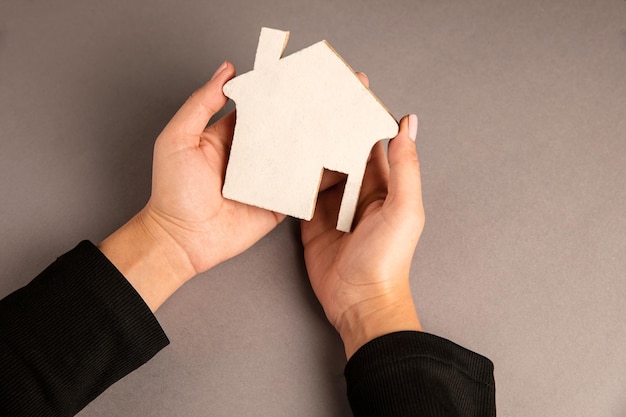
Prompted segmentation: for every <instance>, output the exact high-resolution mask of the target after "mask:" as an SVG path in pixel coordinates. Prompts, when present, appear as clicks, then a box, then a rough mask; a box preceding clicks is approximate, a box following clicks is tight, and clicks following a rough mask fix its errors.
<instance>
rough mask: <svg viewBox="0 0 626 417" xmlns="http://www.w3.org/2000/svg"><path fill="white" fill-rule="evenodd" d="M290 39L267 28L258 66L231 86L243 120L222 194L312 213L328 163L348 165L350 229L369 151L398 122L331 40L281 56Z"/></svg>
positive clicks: (343, 218) (337, 167)
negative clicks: (365, 84)
mask: <svg viewBox="0 0 626 417" xmlns="http://www.w3.org/2000/svg"><path fill="white" fill-rule="evenodd" d="M288 38H289V32H285V31H279V30H275V29H268V28H263V30H262V31H261V36H260V39H259V46H258V49H257V53H256V58H255V63H254V70H253V71H251V72H248V73H246V74H243V75H240V76H239V77H237V78H234V79H233V80H231V81H229V82H228V83H227V84H226V85H225V86H224V93H225V94H226V96H228V97H230V98H232V99H233V100H234V101H235V103H236V106H237V122H236V125H235V135H234V138H233V145H232V149H231V152H230V159H229V161H228V168H227V170H226V180H225V183H224V188H223V191H222V193H223V195H224V197H226V198H230V199H232V200H237V201H240V202H242V203H247V204H251V205H254V206H258V207H263V208H265V209H268V210H272V211H276V212H279V213H283V214H288V215H290V216H294V217H297V218H299V219H305V220H310V219H311V218H312V217H313V213H314V210H315V202H316V199H317V192H318V189H319V185H320V181H321V178H322V173H323V171H324V168H326V169H330V170H333V171H337V172H341V173H343V174H347V180H346V185H345V188H344V194H343V199H342V202H341V208H340V210H339V217H338V219H337V229H339V230H341V231H344V232H349V231H350V230H351V226H352V221H353V218H354V213H355V210H356V205H357V202H358V198H359V192H360V190H361V183H362V181H363V174H364V173H365V164H366V162H367V159H368V155H369V153H370V150H371V149H372V146H373V145H374V143H376V142H377V141H379V140H383V139H390V138H392V137H394V136H395V135H396V134H397V132H398V124H397V122H396V121H395V119H394V118H393V116H391V115H390V114H389V112H388V111H387V109H386V107H384V105H383V104H382V103H380V101H379V100H378V99H377V98H376V96H374V95H373V93H372V92H371V91H370V90H369V89H368V88H367V87H365V86H364V85H363V84H362V83H361V81H360V80H359V79H358V78H357V76H356V74H355V73H354V71H353V70H352V69H351V68H350V67H349V66H348V65H347V64H346V63H345V62H344V60H343V59H342V58H341V57H340V56H339V55H337V53H336V52H335V51H334V50H333V49H332V47H330V46H329V45H328V44H327V43H326V42H325V41H322V42H318V43H316V44H314V45H312V46H310V47H307V48H305V49H302V50H300V51H298V52H295V53H294V54H291V55H289V56H287V57H284V58H282V59H281V55H282V53H283V51H284V49H285V46H286V43H287V39H288Z"/></svg>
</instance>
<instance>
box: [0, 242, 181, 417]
mask: <svg viewBox="0 0 626 417" xmlns="http://www.w3.org/2000/svg"><path fill="white" fill-rule="evenodd" d="M168 343H169V341H168V339H167V337H166V336H165V334H164V332H163V330H162V329H161V326H160V325H159V323H158V322H157V321H156V318H155V317H154V316H153V314H152V312H151V311H150V309H149V308H148V306H147V305H146V304H145V303H144V301H143V299H142V298H141V297H140V296H139V294H138V293H137V292H136V291H135V289H134V288H133V287H132V286H131V285H130V283H128V281H127V280H126V279H125V278H124V276H123V275H122V274H121V273H120V272H119V271H118V270H117V269H116V268H115V267H114V266H113V264H111V263H110V262H109V260H108V259H107V258H106V257H105V256H104V255H103V254H102V253H101V252H100V251H99V250H98V248H97V247H95V246H94V245H93V244H92V243H90V242H87V241H85V242H82V243H80V244H79V245H78V246H77V247H76V248H74V249H73V250H71V251H70V252H68V253H67V254H65V255H63V256H61V257H60V258H59V259H57V261H56V262H54V263H53V264H52V265H50V266H49V267H48V268H47V269H46V270H45V271H43V272H42V273H41V274H40V275H39V276H38V277H37V278H35V279H34V280H33V281H32V282H31V283H29V284H28V285H27V286H25V287H24V288H21V289H19V290H17V291H16V292H14V293H12V294H10V295H9V296H7V297H6V298H4V299H3V300H1V301H0V370H1V371H0V415H2V416H13V417H20V416H38V417H39V416H73V415H75V414H76V413H78V411H80V410H81V409H82V408H83V407H85V406H86V405H87V404H88V403H89V402H90V401H92V400H93V399H94V398H96V397H97V396H98V395H99V394H100V393H102V392H103V391H104V390H105V389H107V388H108V387H109V386H110V385H111V384H113V383H114V382H116V381H118V380H119V379H121V378H122V377H124V376H125V375H127V374H128V373H130V372H132V371H133V370H135V369H136V368H138V367H139V366H141V365H142V364H144V363H145V362H147V361H148V360H149V359H150V358H152V357H153V356H154V355H155V354H156V353H157V352H158V351H159V350H161V349H162V348H163V347H165V346H166V345H167V344H168Z"/></svg>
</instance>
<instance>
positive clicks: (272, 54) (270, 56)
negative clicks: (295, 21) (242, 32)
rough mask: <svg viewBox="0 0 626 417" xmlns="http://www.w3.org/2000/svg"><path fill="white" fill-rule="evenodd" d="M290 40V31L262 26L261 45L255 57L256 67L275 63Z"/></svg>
mask: <svg viewBox="0 0 626 417" xmlns="http://www.w3.org/2000/svg"><path fill="white" fill-rule="evenodd" d="M288 41H289V32H284V31H282V30H277V29H270V28H261V36H260V37H259V46H258V47H257V50H256V57H255V58H254V69H255V70H256V69H260V68H263V67H267V66H270V65H272V64H275V63H276V61H278V60H279V59H280V58H281V57H282V56H283V52H285V47H286V46H287V42H288Z"/></svg>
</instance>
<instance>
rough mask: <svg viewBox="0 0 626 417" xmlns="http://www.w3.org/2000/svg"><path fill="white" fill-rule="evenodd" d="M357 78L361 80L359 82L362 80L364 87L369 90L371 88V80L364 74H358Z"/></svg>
mask: <svg viewBox="0 0 626 417" xmlns="http://www.w3.org/2000/svg"><path fill="white" fill-rule="evenodd" d="M356 76H357V77H358V78H359V80H361V82H362V83H363V85H364V86H366V87H367V88H369V87H370V79H369V78H368V77H367V75H365V73H364V72H357V73H356Z"/></svg>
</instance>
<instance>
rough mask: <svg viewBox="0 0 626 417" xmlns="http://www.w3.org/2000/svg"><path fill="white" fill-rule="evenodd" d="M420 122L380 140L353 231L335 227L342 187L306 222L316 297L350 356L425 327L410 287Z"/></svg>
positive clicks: (405, 123)
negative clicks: (391, 335) (370, 343)
mask: <svg viewBox="0 0 626 417" xmlns="http://www.w3.org/2000/svg"><path fill="white" fill-rule="evenodd" d="M416 133H417V117H415V116H414V115H411V116H408V117H405V118H403V119H402V120H401V122H400V131H399V133H398V135H397V136H396V137H395V138H394V139H392V140H391V141H390V143H389V149H388V153H389V157H388V160H387V157H386V155H385V150H384V148H383V146H382V144H381V143H380V142H379V143H377V144H376V145H375V146H374V147H373V149H372V153H371V155H370V160H369V162H368V165H367V169H366V171H365V176H364V178H363V185H362V189H361V196H360V198H359V200H360V201H359V204H358V207H357V215H356V216H355V227H354V229H353V232H352V233H342V232H340V231H338V230H336V229H335V223H336V220H337V215H338V211H339V203H340V201H341V197H342V193H343V184H337V185H335V186H333V187H331V188H329V189H327V190H326V191H323V192H321V193H320V195H319V197H318V200H317V207H316V211H315V215H314V217H313V219H312V220H311V221H310V222H304V221H303V222H302V223H301V228H302V242H303V244H304V257H305V262H306V266H307V270H308V273H309V278H310V280H311V285H312V287H313V290H314V291H315V294H316V295H317V298H318V299H319V301H320V303H321V304H322V306H323V307H324V311H325V313H326V316H327V318H328V320H329V321H330V322H331V324H333V326H334V327H335V328H336V329H337V331H338V332H339V334H340V335H341V338H342V340H343V342H344V346H345V350H346V356H347V357H348V358H350V357H351V356H352V354H354V352H356V350H357V349H358V348H359V347H361V346H363V345H364V344H365V343H367V342H368V341H370V340H372V339H374V338H376V337H378V336H382V335H384V334H388V333H391V332H394V331H400V330H421V325H420V323H419V319H418V317H417V313H416V311H415V306H414V303H413V297H412V295H411V289H410V286H409V271H410V267H411V261H412V258H413V253H414V251H415V248H416V246H417V242H418V240H419V237H420V235H421V232H422V230H423V227H424V209H423V205H422V193H421V180H420V172H419V162H418V158H417V152H416V150H415V143H414V140H415V136H416Z"/></svg>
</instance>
